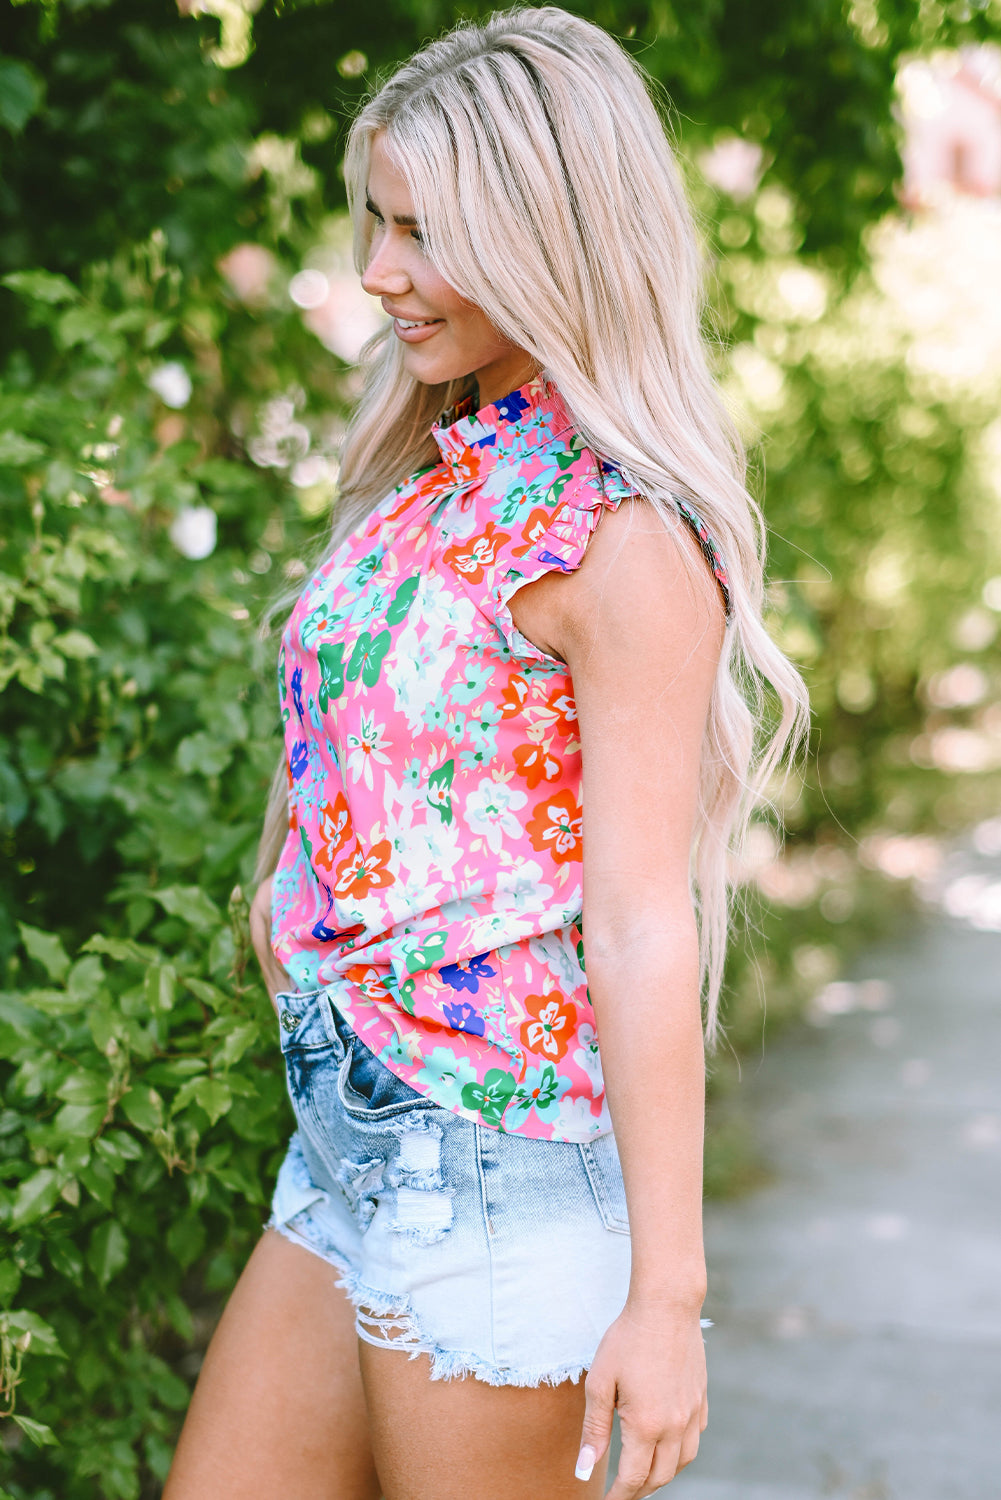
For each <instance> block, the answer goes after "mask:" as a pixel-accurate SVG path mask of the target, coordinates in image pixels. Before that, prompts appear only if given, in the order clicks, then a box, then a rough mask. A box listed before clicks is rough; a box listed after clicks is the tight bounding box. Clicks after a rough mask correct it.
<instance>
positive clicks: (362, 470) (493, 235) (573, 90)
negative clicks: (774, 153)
mask: <svg viewBox="0 0 1001 1500" xmlns="http://www.w3.org/2000/svg"><path fill="white" fill-rule="evenodd" d="M379 132H384V138H385V141H386V143H387V145H388V147H389V149H390V151H391V153H392V155H393V157H394V160H395V161H396V163H397V164H398V166H399V169H400V170H401V172H402V174H403V175H404V177H405V179H406V181H407V183H408V185H409V187H410V190H411V194H412V197H413V201H414V205H415V213H416V216H417V218H418V221H419V223H420V225H421V230H422V234H423V238H424V242H425V247H426V253H427V254H428V255H429V256H430V258H431V261H432V263H433V264H434V265H435V266H436V267H437V268H438V269H439V270H440V272H441V273H442V275H443V276H444V277H445V278H446V280H447V281H449V282H450V283H451V285H452V286H453V287H455V288H456V289H457V290H458V291H459V292H460V293H461V295H462V296H463V297H465V298H467V299H468V300H469V301H471V302H473V303H475V304H476V305H477V306H479V307H480V308H481V309H482V310H483V311H484V312H485V313H486V315H487V317H488V318H489V319H490V321H491V322H492V323H493V324H494V325H495V327H496V328H498V329H499V330H500V331H501V333H502V334H504V335H505V336H506V337H507V338H508V339H509V340H510V341H511V342H512V343H513V344H516V345H518V346H519V347H520V348H523V349H525V350H526V351H527V352H528V353H529V354H530V355H531V356H532V357H533V358H534V359H535V361H536V363H537V364H538V366H539V367H541V369H542V370H543V371H544V373H545V375H546V377H547V378H548V379H550V380H551V381H552V382H553V383H554V384H555V385H556V387H557V388H558V390H559V392H560V394H561V395H562V397H563V399H564V401H565V402H566V405H567V407H568V409H569V411H570V413H571V415H572V418H573V421H574V423H575V425H576V427H577V429H578V430H579V432H580V433H581V434H582V436H583V437H584V439H585V441H586V442H587V444H588V445H589V446H590V447H591V448H593V449H594V450H595V451H596V452H597V453H599V454H601V455H603V456H604V457H606V458H609V459H611V460H612V461H613V462H614V463H615V464H617V465H618V466H619V467H620V468H621V469H622V470H623V472H624V473H625V475H626V476H627V477H628V478H629V479H630V480H632V482H633V483H635V485H636V486H637V488H638V490H639V491H640V493H641V494H642V495H643V496H644V497H645V499H646V501H647V502H648V503H649V505H650V506H651V507H653V508H654V510H655V511H656V512H658V513H659V514H660V515H661V516H662V517H663V519H664V521H665V523H666V524H668V525H671V526H677V525H678V524H679V523H678V513H677V510H676V508H675V505H674V500H673V497H675V496H677V497H681V498H684V499H687V500H689V501H690V502H691V503H692V504H693V505H694V506H695V507H696V508H697V510H698V512H699V514H700V515H701V516H702V517H703V519H704V521H705V523H706V525H707V526H708V528H709V530H710V531H711V532H712V533H713V534H714V535H715V537H716V538H717V539H718V541H719V544H720V546H721V549H722V551H723V554H724V556H725V558H726V562H727V568H728V572H729V580H730V589H731V594H732V599H733V619H732V623H731V627H730V629H728V631H727V633H726V641H725V644H724V648H723V653H722V658H721V660H720V664H719V670H718V674H717V677H716V682H715V687H714V691H713V696H712V702H711V706H710V711H709V719H708V725H707V730H706V735H705V741H704V745H703V752H702V764H701V773H700V806H699V813H698V820H697V827H696V833H695V837H694V840H693V848H692V860H691V882H692V892H693V900H694V903H695V908H696V914H697V917H698V924H699V936H700V957H701V970H702V993H703V1001H704V1008H705V1029H706V1038H707V1042H708V1043H709V1044H710V1045H712V1044H713V1043H714V1041H715V1039H716V1033H717V1026H718V1002H719V994H720V987H721V983H722V978H723V965H724V958H725V953H726V944H727V937H728V932H729V926H730V908H731V896H732V894H733V890H732V885H733V873H734V870H735V868H736V867H737V865H736V862H737V860H738V859H739V855H740V850H741V847H742V844H743V841H744V838H745V835H746V832H747V828H748V823H749V820H750V818H751V816H752V813H753V811H754V809H755V807H756V806H757V805H759V804H760V803H761V802H762V801H763V800H764V799H765V797H766V795H767V788H768V784H769V782H770V781H771V779H772V777H773V774H774V773H775V772H776V770H777V769H778V768H779V767H780V765H781V764H782V762H783V760H784V759H785V758H786V756H787V755H788V754H789V753H790V752H792V751H795V750H796V749H797V748H798V747H799V745H800V744H801V743H802V741H803V739H804V737H805V734H806V729H807V725H808V702H807V694H806V689H805V687H804V685H803V682H802V679H801V678H800V676H799V674H798V673H797V672H796V670H795V668H794V667H793V666H792V665H791V663H790V662H789V661H788V659H787V658H786V657H785V656H784V655H783V653H782V652H781V651H780V650H779V649H778V647H777V646H776V645H775V643H774V641H772V640H771V638H770V637H769V635H768V633H767V632H766V630H765V628H764V626H763V624H762V602H763V565H764V525H763V521H762V517H761V514H760V511H759V509H758V507H757V505H756V504H755V502H754V500H753V499H752V497H751V496H750V495H749V493H748V490H747V487H746V484H745V462H744V454H743V451H742V447H741V444H740V441H739V439H738V437H737V434H736V432H735V431H734V428H733V425H732V423H731V421H730V419H729V417H728V415H727V413H726V411H725V409H724V407H723V405H722V403H721V400H720V397H719V394H718V392H717V390H716V387H715V385H714V382H713V379H712V376H711V374H710V371H709V367H708V361H707V350H706V346H705V343H704V339H703V335H702V312H703V298H702V289H701V261H702V256H701V248H700V242H699V238H698V235H697V233H696V228H695V224H694V222H693V218H692V213H691V210H690V208H689V206H688V203H687V201H686V198H685V193H684V190H683V186H682V181H681V176H680V173H679V170H678V166H677V163H676V161H675V158H674V154H673V152H672V149H671V146H670V144H669V141H668V137H667V134H666V131H665V127H664V125H663V123H662V121H661V118H660V116H659V115H658V112H657V109H656V107H655V105H654V102H653V98H652V89H651V85H650V83H649V81H648V80H647V78H646V77H645V75H644V74H643V72H642V71H641V69H640V68H639V67H638V66H637V65H636V63H635V62H634V61H633V59H632V58H631V57H630V56H629V55H628V53H627V52H626V51H625V50H624V49H623V48H622V47H621V46H620V45H619V43H618V42H616V41H615V40H614V39H613V38H612V37H611V36H609V35H608V33H607V32H605V31H603V30H602V29H601V28H600V27H598V26H595V25H593V24H592V23H591V22H589V21H585V20H582V19H581V18H580V17H579V16H573V15H570V14H568V13H567V12H566V11H563V10H560V9H558V8H556V7H555V6H543V7H541V8H539V9H530V8H527V7H522V6H517V7H515V8H513V9H510V10H505V11H500V12H497V13H495V14H494V15H493V16H491V18H490V19H489V20H488V21H486V22H485V23H483V24H462V25H460V26H458V27H457V28H456V29H455V30H453V31H451V32H449V33H448V34H447V35H445V36H443V37H442V38H441V39H440V40H438V41H435V42H432V43H431V44H430V45H429V46H426V47H424V48H423V49H422V50H421V51H420V52H418V53H417V54H416V55H415V56H414V57H412V58H411V59H410V61H409V62H407V63H406V64H404V66H402V67H401V68H399V69H398V70H397V71H396V72H395V73H394V74H393V75H392V76H391V77H390V78H389V80H388V81H387V82H386V83H385V84H384V85H383V86H382V87H381V88H380V89H379V90H378V92H377V93H376V94H375V95H374V97H372V98H371V99H369V101H368V102H367V103H366V104H365V105H364V107H363V108H362V110H361V111H360V113H359V114H358V116H357V117H356V119H355V121H354V123H353V126H352V129H351V132H350V136H349V141H348V148H347V154H346V159H345V179H346V183H347V190H348V202H349V207H350V210H351V213H352V215H353V219H354V227H355V252H356V261H357V265H358V268H359V271H362V270H363V269H364V266H365V263H366V260H367V257H368V253H369V243H370V236H371V231H372V220H371V217H370V215H369V214H368V213H367V212H366V210H365V199H366V180H367V174H368V163H369V156H370V151H371V146H372V141H373V138H374V137H375V136H376V134H377V133H379ZM390 333H391V330H390V329H389V328H387V329H385V330H383V331H381V332H380V333H378V334H377V335H376V336H375V337H374V338H373V339H371V340H370V341H369V343H368V344H367V345H366V347H365V349H364V350H363V353H362V364H363V368H364V372H365V383H364V393H363V395H362V398H361V401H360V404H359V406H358V408H357V411H356V413H355V415H354V418H353V420H352V422H351V424H350V427H349V429H348V433H347V436H346V439H345V443H344V448H343V454H342V462H341V479H340V499H339V504H338V507H337V514H336V518H335V525H334V533H333V538H332V542H331V547H333V546H336V545H337V543H338V542H339V541H340V540H341V539H342V538H343V537H344V536H346V535H347V534H348V533H349V532H350V531H351V530H352V529H353V528H354V527H356V526H357V525H358V524H359V523H360V522H361V520H362V519H363V518H364V517H365V516H366V515H367V514H368V513H369V512H370V511H371V510H372V508H373V507H374V506H375V505H376V504H378V502H379V501H380V500H382V499H383V498H384V497H385V496H386V495H387V494H388V493H389V491H390V490H392V489H393V488H394V487H395V486H396V485H398V484H400V483H401V482H403V481H404V480H405V479H407V478H408V477H409V476H410V475H411V474H413V473H414V471H415V470H417V469H418V468H420V467H422V466H424V465H425V464H429V463H433V462H435V461H436V460H437V458H438V451H437V448H436V446H435V443H434V440H433V438H432V436H431V430H430V429H431V424H432V422H434V421H435V419H436V418H438V417H439V416H440V414H441V413H442V411H443V410H444V409H445V408H447V407H448V406H450V405H451V404H452V403H453V402H454V401H455V400H457V399H459V398H460V397H462V396H464V395H466V394H467V393H469V392H470V391H471V390H472V388H473V381H472V377H471V376H467V377H465V378H464V379H461V380H456V381H453V382H450V383H448V384H447V385H441V386H428V385H422V384H420V383H419V382H418V381H416V380H414V379H413V377H412V376H410V375H408V374H407V372H406V370H405V369H404V365H403V359H402V350H401V348H400V345H399V341H398V340H397V339H395V338H393V337H391V336H390ZM683 553H684V556H685V558H686V561H687V564H688V566H689V567H690V568H691V569H693V570H694V569H697V568H702V567H704V566H705V564H704V562H703V561H702V559H701V558H700V557H699V555H698V553H697V552H696V550H695V549H694V548H691V547H687V546H686V547H684V548H683ZM286 829H287V803H286V782H285V773H284V762H283V765H282V768H281V769H280V771H279V774H278V775H277V776H276V778H275V785H274V787H273V790H272V797H271V801H270V805H269V812H268V818H267V820H266V824H265V831H264V835H263V838H262V841H261V851H260V862H259V873H260V874H265V873H267V872H268V871H269V870H271V869H273V868H274V866H275V864H276V863H277V859H278V855H279V853H280V850H281V845H282V841H283V839H284V837H285V832H286Z"/></svg>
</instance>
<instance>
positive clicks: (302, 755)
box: [288, 740, 309, 781]
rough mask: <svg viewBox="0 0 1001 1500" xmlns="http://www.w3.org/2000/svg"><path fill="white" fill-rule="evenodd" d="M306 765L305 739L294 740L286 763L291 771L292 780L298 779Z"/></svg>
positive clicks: (307, 760) (306, 749)
mask: <svg viewBox="0 0 1001 1500" xmlns="http://www.w3.org/2000/svg"><path fill="white" fill-rule="evenodd" d="M308 765H309V747H308V745H307V744H306V741H305V740H296V742H295V744H294V745H293V746H292V754H291V756H290V757H289V763H288V768H289V770H290V771H291V772H292V780H293V781H298V780H299V778H300V776H301V775H302V773H303V771H305V769H306V767H307V766H308Z"/></svg>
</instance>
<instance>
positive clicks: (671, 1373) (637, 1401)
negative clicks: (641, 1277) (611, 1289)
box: [577, 1299, 709, 1500]
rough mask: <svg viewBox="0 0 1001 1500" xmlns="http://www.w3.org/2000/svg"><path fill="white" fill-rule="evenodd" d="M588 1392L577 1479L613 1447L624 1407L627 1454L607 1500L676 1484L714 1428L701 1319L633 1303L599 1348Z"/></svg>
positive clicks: (634, 1498)
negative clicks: (616, 1423)
mask: <svg viewBox="0 0 1001 1500" xmlns="http://www.w3.org/2000/svg"><path fill="white" fill-rule="evenodd" d="M584 1392H585V1396H586V1400H587V1406H586V1409H585V1412H584V1427H583V1432H582V1435H581V1445H582V1446H581V1456H580V1458H579V1459H578V1462H577V1473H578V1478H582V1479H583V1478H587V1477H589V1466H591V1467H593V1465H594V1464H596V1463H597V1462H598V1460H599V1459H600V1458H601V1457H602V1455H603V1454H604V1452H605V1450H606V1448H607V1447H608V1444H609V1440H610V1439H611V1436H612V1412H613V1410H614V1409H615V1408H616V1407H618V1412H619V1423H620V1427H621V1430H622V1454H621V1456H620V1458H619V1472H618V1474H617V1476H616V1479H615V1483H614V1484H613V1485H612V1488H611V1489H610V1490H609V1491H608V1494H607V1495H606V1497H605V1500H640V1497H641V1496H644V1495H652V1494H653V1493H654V1491H655V1490H657V1489H659V1488H660V1486H661V1485H664V1484H669V1483H670V1482H671V1480H672V1479H673V1478H674V1477H675V1475H676V1474H678V1473H679V1472H680V1471H681V1470H682V1469H683V1468H685V1466H686V1465H687V1464H690V1463H691V1461H692V1459H693V1458H694V1457H695V1455H696V1453H697V1452H698V1450H699V1436H700V1434H701V1433H702V1432H704V1431H705V1426H706V1423H707V1422H708V1420H709V1406H708V1399H707V1394H706V1355H705V1347H704V1345H703V1343H702V1330H701V1328H700V1327H699V1315H698V1312H697V1311H696V1310H691V1309H685V1310H682V1309H680V1308H677V1307H665V1306H664V1305H663V1303H661V1304H658V1303H656V1302H653V1301H651V1302H642V1301H633V1300H632V1299H630V1301H628V1302H627V1303H626V1306H625V1308H624V1309H623V1311H622V1312H621V1313H620V1314H619V1316H618V1317H617V1318H616V1320H615V1322H614V1323H613V1324H612V1326H611V1327H610V1328H609V1330H608V1332H607V1333H606V1334H605V1336H604V1338H603V1339H602V1341H601V1343H600V1344H599V1345H598V1352H597V1354H596V1355H595V1357H594V1363H593V1364H592V1366H591V1369H590V1371H589V1373H588V1376H587V1380H586V1381H585V1383H584ZM585 1449H590V1452H589V1453H586V1452H585V1451H584V1450H585Z"/></svg>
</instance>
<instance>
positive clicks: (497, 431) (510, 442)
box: [431, 374, 573, 480]
mask: <svg viewBox="0 0 1001 1500" xmlns="http://www.w3.org/2000/svg"><path fill="white" fill-rule="evenodd" d="M473 400H474V398H473V397H472V396H467V397H465V399H464V400H462V401H459V402H457V403H456V405H455V406H453V407H451V408H450V409H449V410H448V411H446V412H444V413H443V414H442V416H441V417H440V419H439V420H438V421H437V422H435V424H434V426H433V427H432V428H431V433H432V436H433V437H434V440H435V442H436V443H437V444H438V451H439V453H440V454H441V457H442V462H443V463H444V464H447V465H448V467H449V468H451V469H452V470H454V471H455V473H456V474H457V475H458V477H459V478H460V480H469V479H474V478H476V479H479V478H482V477H483V476H484V475H485V474H487V473H489V472H490V470H491V469H494V468H496V467H497V466H498V465H499V464H508V463H517V462H518V461H519V460H520V459H522V458H524V457H525V456H526V455H528V454H529V453H531V452H532V451H533V450H534V449H536V448H546V447H549V446H550V445H551V444H552V443H553V442H554V441H555V440H556V439H557V438H559V437H560V436H561V435H562V434H563V433H565V432H567V431H568V430H569V429H570V428H571V427H572V426H573V423H572V422H571V419H570V414H569V412H568V411H567V408H566V405H565V404H564V401H563V398H562V396H561V395H560V393H559V391H558V390H557V389H556V387H555V385H553V383H552V382H551V381H550V380H547V379H546V377H545V375H544V374H540V375H536V376H533V378H532V379H531V380H529V381H528V382H527V383H526V384H525V385H522V386H519V387H518V389H517V390H516V391H511V392H510V393H509V394H508V395H506V396H502V397H500V398H499V400H497V401H492V402H491V403H490V405H489V406H481V407H480V409H479V411H474V410H473Z"/></svg>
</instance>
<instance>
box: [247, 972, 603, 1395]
mask: <svg viewBox="0 0 1001 1500" xmlns="http://www.w3.org/2000/svg"><path fill="white" fill-rule="evenodd" d="M277 1007H278V1011H279V1015H280V1028H279V1029H280V1032H281V1044H282V1052H283V1053H284V1056H285V1064H286V1072H287V1076H288V1086H289V1093H290V1095H291V1099H292V1106H293V1109H294V1110H295V1115H296V1120H297V1124H298V1129H297V1130H296V1132H295V1134H294V1135H293V1136H292V1140H291V1142H290V1145H289V1149H288V1154H287V1155H286V1157H285V1160H284V1162H283V1164H282V1167H281V1170H280V1172H279V1174H278V1182H277V1185H276V1187H275V1193H274V1199H273V1202H272V1216H271V1220H270V1226H269V1227H271V1228H274V1229H277V1230H279V1231H280V1232H281V1233H282V1234H283V1235H285V1236H287V1238H288V1239H290V1240H292V1241H293V1242H295V1243H297V1244H300V1245H304V1246H305V1247H306V1248H307V1249H308V1250H312V1251H313V1253H314V1254H316V1255H319V1256H321V1257H322V1258H323V1259H324V1260H326V1261H328V1262H330V1264H331V1265H333V1266H335V1267H336V1268H337V1269H338V1271H340V1273H341V1279H340V1281H339V1282H338V1285H339V1286H341V1287H343V1288H344V1289H345V1291H346V1292H347V1294H348V1296H349V1297H350V1298H351V1301H352V1303H353V1304H354V1306H355V1309H356V1318H357V1330H358V1336H359V1338H361V1339H364V1340H365V1341H366V1342H367V1343H369V1344H376V1345H378V1346H380V1347H382V1346H386V1345H388V1346H391V1347H396V1348H400V1349H403V1350H406V1351H409V1353H410V1355H411V1358H414V1357H416V1356H417V1355H419V1354H427V1355H429V1356H430V1359H431V1378H432V1379H436V1380H440V1379H447V1378H449V1377H452V1376H463V1375H474V1376H476V1377H477V1378H478V1379H480V1380H483V1381H486V1382H487V1383H488V1384H490V1385H522V1386H533V1385H538V1384H539V1383H540V1382H542V1381H546V1382H549V1383H551V1384H554V1385H555V1384H558V1383H560V1382H562V1381H565V1380H578V1379H579V1378H580V1376H581V1375H582V1374H583V1372H584V1371H585V1370H586V1369H587V1368H588V1367H589V1365H590V1364H591V1361H592V1359H593V1358H594V1354H595V1350H596V1349H597V1347H598V1342H599V1340H600V1339H601V1337H602V1335H603V1333H604V1332H605V1330H606V1328H608V1326H609V1324H610V1323H612V1322H613V1321H614V1319H615V1318H616V1317H617V1315H618V1314H619V1312H620V1311H621V1309H622V1306H623V1303H624V1301H625V1297H626V1291H627V1286H628V1281H629V1262H630V1241H629V1225H628V1221H627V1218H626V1200H625V1191H624V1188H623V1184H622V1173H621V1170H620V1167H619V1158H618V1152H617V1150H616V1146H615V1139H614V1137H613V1136H611V1135H602V1136H598V1137H596V1138H594V1139H593V1140H590V1141H588V1142H586V1143H585V1144H576V1143H570V1142H566V1141H545V1140H530V1139H524V1138H522V1137H520V1136H516V1135H506V1134H502V1133H501V1132H499V1131H496V1130H492V1129H490V1128H489V1127H488V1126H484V1125H478V1124H474V1123H473V1122H472V1121H469V1120H464V1119H462V1118H460V1116H458V1115H456V1114H453V1113H452V1111H451V1110H448V1109H443V1108H441V1106H440V1105H437V1104H434V1103H432V1102H431V1100H429V1099H425V1098H424V1097H423V1096H422V1095H420V1094H417V1093H415V1092H414V1090H413V1089H411V1088H410V1087H409V1086H408V1085H407V1084H405V1083H403V1082H401V1081H400V1079H398V1078H397V1077H396V1075H395V1074H394V1073H392V1072H391V1071H390V1070H389V1069H388V1068H387V1067H385V1066H384V1064H383V1063H381V1062H380V1061H379V1060H378V1058H376V1057H375V1056H374V1055H373V1053H372V1052H371V1051H369V1049H368V1048H367V1047H366V1046H365V1045H364V1043H362V1042H361V1041H360V1040H359V1039H358V1037H357V1036H355V1034H354V1032H353V1031H352V1030H351V1028H350V1026H348V1024H347V1023H346V1021H344V1019H343V1017H341V1016H340V1015H338V1014H337V1012H336V1011H335V1010H334V1009H333V1007H332V1005H331V1003H330V1000H329V998H328V995H327V993H326V992H325V991H323V990H318V991H313V992H310V993H304V994H285V995H279V996H278V997H277Z"/></svg>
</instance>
